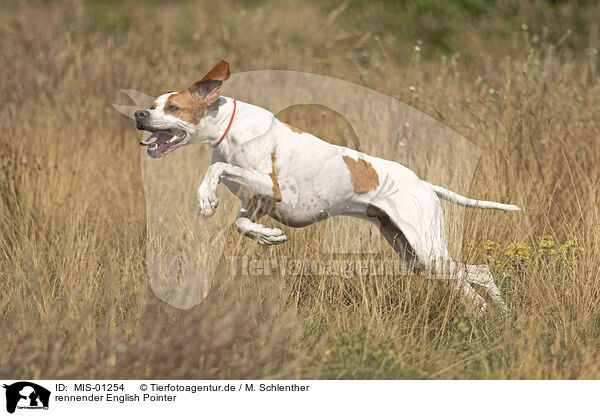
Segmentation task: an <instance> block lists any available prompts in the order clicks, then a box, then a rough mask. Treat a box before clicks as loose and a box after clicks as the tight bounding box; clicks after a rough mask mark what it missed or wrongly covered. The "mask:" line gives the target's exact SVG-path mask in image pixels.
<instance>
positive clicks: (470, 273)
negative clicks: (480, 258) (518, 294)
mask: <svg viewBox="0 0 600 416" xmlns="http://www.w3.org/2000/svg"><path fill="white" fill-rule="evenodd" d="M466 268H467V273H466V275H467V276H466V278H467V281H468V282H469V283H472V284H475V285H480V286H482V287H483V288H484V289H485V291H486V293H487V295H488V296H489V297H490V299H492V301H494V303H495V304H496V305H497V306H498V308H500V310H501V311H502V313H507V312H508V307H507V306H506V303H504V299H502V293H501V292H500V289H498V287H497V286H496V283H494V277H493V276H492V273H491V272H490V268H489V267H488V266H487V265H485V264H483V265H478V266H475V265H466Z"/></svg>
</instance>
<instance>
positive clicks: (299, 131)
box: [282, 121, 304, 133]
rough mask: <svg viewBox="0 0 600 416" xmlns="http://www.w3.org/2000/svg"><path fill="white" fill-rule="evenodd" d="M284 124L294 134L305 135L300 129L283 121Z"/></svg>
mask: <svg viewBox="0 0 600 416" xmlns="http://www.w3.org/2000/svg"><path fill="white" fill-rule="evenodd" d="M282 123H283V124H285V125H286V126H287V127H288V129H290V130H291V131H293V132H294V133H304V131H303V130H300V129H299V128H298V127H294V126H292V125H291V124H288V123H286V122H285V121H282Z"/></svg>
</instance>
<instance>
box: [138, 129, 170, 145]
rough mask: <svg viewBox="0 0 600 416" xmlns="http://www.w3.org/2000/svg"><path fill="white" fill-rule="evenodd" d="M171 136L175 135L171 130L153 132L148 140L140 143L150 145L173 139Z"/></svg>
mask: <svg viewBox="0 0 600 416" xmlns="http://www.w3.org/2000/svg"><path fill="white" fill-rule="evenodd" d="M171 137H173V135H172V134H171V133H169V132H166V131H158V132H156V133H152V136H150V137H148V138H147V139H146V140H142V141H140V144H141V145H142V146H148V145H151V144H152V143H154V142H156V141H161V142H166V141H168V140H171Z"/></svg>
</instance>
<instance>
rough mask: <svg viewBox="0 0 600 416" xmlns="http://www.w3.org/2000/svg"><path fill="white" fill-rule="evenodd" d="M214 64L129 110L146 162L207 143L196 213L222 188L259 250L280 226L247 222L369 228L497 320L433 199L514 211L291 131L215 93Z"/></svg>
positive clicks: (222, 69)
mask: <svg viewBox="0 0 600 416" xmlns="http://www.w3.org/2000/svg"><path fill="white" fill-rule="evenodd" d="M229 74H230V73H229V65H228V63H227V62H225V61H221V62H220V63H219V64H217V66H215V68H213V69H212V70H211V71H210V72H209V73H208V74H206V76H204V78H202V79H201V80H200V81H198V82H196V83H194V84H193V85H192V86H191V87H190V88H188V89H187V90H185V91H182V92H172V93H167V94H163V95H161V96H160V97H158V98H157V99H156V101H155V102H154V103H153V105H152V107H150V108H149V109H146V110H138V111H136V112H135V120H136V125H137V128H138V129H142V130H147V131H150V132H153V134H152V135H151V136H150V137H149V138H148V139H146V140H144V141H142V142H141V144H142V145H143V146H147V147H148V150H147V152H148V155H150V156H151V157H154V158H158V157H162V156H164V155H166V154H167V153H169V152H171V151H173V150H175V149H178V148H180V147H182V146H185V145H187V144H190V143H200V142H207V143H210V145H211V147H212V149H213V154H212V161H211V165H210V167H209V168H208V171H207V172H206V176H205V177H204V180H203V181H202V184H201V185H200V187H199V189H198V201H199V204H200V213H201V214H202V215H205V216H210V215H212V214H214V212H215V210H216V209H217V206H218V203H219V201H218V199H217V186H218V184H219V182H223V183H224V184H225V186H227V188H229V190H230V191H231V192H233V193H234V194H235V195H236V196H237V197H238V198H239V199H240V200H241V203H242V208H241V210H240V212H239V214H238V216H237V219H236V220H235V225H236V227H237V230H238V231H239V232H240V233H242V234H243V235H245V236H248V237H250V238H252V239H253V240H256V241H257V242H258V243H260V244H264V245H271V244H280V243H283V242H284V241H285V240H286V236H285V235H284V233H283V231H282V230H280V229H279V228H267V227H265V226H263V225H261V224H258V223H257V222H256V221H257V220H258V219H260V218H261V217H262V216H264V215H269V216H271V217H272V218H274V219H275V220H277V221H279V222H281V223H283V224H285V225H288V226H291V227H304V226H307V225H310V224H313V223H315V222H318V221H321V220H324V219H326V218H328V217H331V216H336V215H345V216H351V217H356V218H360V219H363V220H365V221H368V222H370V223H373V224H375V225H376V226H377V227H378V228H379V229H380V230H381V232H382V234H383V235H384V236H385V238H386V239H387V241H388V242H389V243H390V244H391V245H392V247H393V248H394V250H395V251H396V252H397V253H398V254H399V255H400V256H401V257H402V258H403V259H404V260H405V261H406V262H407V264H408V265H409V267H410V268H411V269H413V270H420V269H424V270H425V271H426V275H427V276H429V277H432V278H443V279H455V281H456V283H457V286H458V287H459V288H460V290H461V291H462V293H464V294H465V295H466V296H467V297H469V298H470V299H471V300H472V301H473V302H474V303H475V305H476V306H477V307H478V308H480V309H482V310H483V309H485V307H486V302H485V300H484V299H483V298H482V297H481V296H480V295H479V294H478V293H477V292H476V291H475V290H474V289H473V287H472V286H471V284H476V285H481V286H482V287H483V288H484V289H485V291H486V293H487V294H488V296H489V297H490V298H491V299H492V300H493V301H494V302H495V303H496V304H497V305H498V307H499V308H500V309H501V310H502V311H503V312H504V311H506V305H505V303H504V301H503V300H502V296H501V293H500V291H499V290H498V288H497V287H496V285H495V283H494V280H493V278H492V274H491V273H490V271H489V269H488V267H487V266H485V265H479V266H475V265H466V264H461V263H457V262H454V261H453V260H452V258H451V256H450V254H449V252H448V249H447V245H446V236H445V230H444V221H443V211H442V207H441V204H440V201H439V199H438V198H443V199H446V200H449V201H452V202H454V203H457V204H459V205H463V206H467V207H478V208H486V209H498V210H503V211H519V210H520V209H519V208H518V207H517V206H515V205H506V204H501V203H497V202H490V201H479V200H474V199H470V198H466V197H464V196H461V195H458V194H456V193H454V192H452V191H450V190H448V189H445V188H442V187H440V186H436V185H432V184H430V183H428V182H425V181H423V180H421V179H419V178H418V177H417V176H416V175H415V174H414V173H413V172H412V171H411V170H409V169H408V168H406V167H404V166H402V165H400V164H398V163H396V162H392V161H388V160H385V159H380V158H377V157H372V156H369V155H365V154H361V153H358V152H356V151H354V150H351V149H347V148H345V147H340V146H336V145H333V144H330V143H327V142H325V141H323V140H321V139H319V138H318V137H315V136H313V135H312V134H310V133H306V132H303V131H301V130H299V129H296V128H294V127H291V126H289V125H287V124H286V123H283V122H281V121H279V120H277V119H276V118H275V116H274V115H273V114H272V113H271V112H269V111H267V110H265V109H263V108H260V107H257V106H254V105H251V104H247V103H244V102H241V101H236V100H234V99H231V98H228V97H223V96H221V95H220V89H221V85H222V84H223V81H225V80H226V79H228V78H229Z"/></svg>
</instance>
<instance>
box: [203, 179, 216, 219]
mask: <svg viewBox="0 0 600 416" xmlns="http://www.w3.org/2000/svg"><path fill="white" fill-rule="evenodd" d="M203 185H204V184H202V185H201V186H200V188H199V189H198V205H199V206H200V214H201V215H204V216H205V217H210V216H211V215H213V214H214V213H215V211H216V210H217V207H218V206H219V198H218V197H217V192H216V191H215V190H209V189H208V187H207V186H203Z"/></svg>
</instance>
